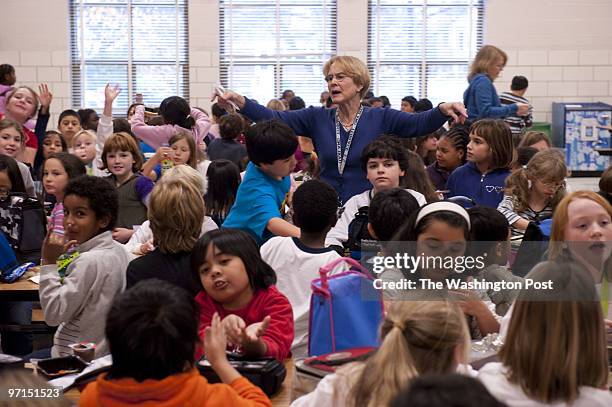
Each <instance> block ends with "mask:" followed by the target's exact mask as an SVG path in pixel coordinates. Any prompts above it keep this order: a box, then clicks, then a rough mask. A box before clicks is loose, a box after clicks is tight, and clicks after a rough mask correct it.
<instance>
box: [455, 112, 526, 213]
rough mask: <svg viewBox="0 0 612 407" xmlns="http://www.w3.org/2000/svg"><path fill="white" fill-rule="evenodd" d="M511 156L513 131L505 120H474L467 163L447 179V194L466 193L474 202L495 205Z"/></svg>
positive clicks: (462, 194)
mask: <svg viewBox="0 0 612 407" xmlns="http://www.w3.org/2000/svg"><path fill="white" fill-rule="evenodd" d="M513 156H514V147H513V144H512V132H511V131H510V127H509V126H508V124H507V123H506V122H504V121H503V120H493V119H483V120H480V121H478V122H476V123H474V124H473V125H472V128H471V130H470V142H469V143H468V146H467V160H468V163H467V164H464V165H462V166H461V167H459V168H457V169H456V170H455V171H453V173H452V174H451V175H450V177H449V178H448V181H447V183H446V185H447V188H448V191H449V196H451V197H453V196H466V197H468V198H471V199H473V200H474V201H475V202H476V204H477V205H484V206H490V207H492V208H497V205H499V203H500V201H501V200H502V198H503V191H504V185H505V182H506V178H507V177H508V175H510V171H509V170H508V168H509V167H510V165H511V164H512V160H513Z"/></svg>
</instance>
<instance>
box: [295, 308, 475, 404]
mask: <svg viewBox="0 0 612 407" xmlns="http://www.w3.org/2000/svg"><path fill="white" fill-rule="evenodd" d="M380 336H381V342H382V343H381V344H380V347H379V349H378V350H377V351H376V353H374V354H372V356H370V357H369V358H368V359H366V360H365V361H364V362H356V363H352V364H350V365H347V366H346V367H343V368H341V369H339V370H338V371H337V373H335V374H329V375H327V376H325V377H324V378H323V379H321V381H320V382H319V384H318V385H317V387H316V389H315V390H314V391H313V392H312V393H310V394H307V395H305V396H303V397H301V398H299V399H297V400H295V401H294V402H293V404H292V406H293V407H304V406H313V407H317V406H332V405H337V406H363V407H378V406H387V405H389V402H391V400H392V399H393V398H394V397H395V396H396V395H397V394H398V393H399V392H400V391H401V390H402V389H403V388H404V387H406V386H407V385H408V384H409V383H410V381H411V380H412V379H414V378H416V377H418V376H421V375H425V374H435V373H440V374H443V373H451V372H454V371H456V370H457V367H458V365H459V364H461V363H466V361H467V358H468V352H469V346H470V345H469V334H468V332H467V326H466V324H465V318H464V317H463V314H462V313H461V310H460V309H459V307H458V306H457V305H456V304H455V303H452V302H450V301H433V300H431V301H398V302H394V303H392V304H391V306H390V308H389V310H388V312H387V315H386V316H385V319H384V321H383V322H382V325H381V327H380Z"/></svg>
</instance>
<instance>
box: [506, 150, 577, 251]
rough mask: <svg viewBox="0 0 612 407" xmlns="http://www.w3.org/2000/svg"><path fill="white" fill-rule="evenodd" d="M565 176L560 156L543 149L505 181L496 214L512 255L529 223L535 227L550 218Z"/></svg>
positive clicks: (562, 192) (558, 198)
mask: <svg viewBox="0 0 612 407" xmlns="http://www.w3.org/2000/svg"><path fill="white" fill-rule="evenodd" d="M566 175H567V167H566V166H565V162H564V160H563V156H562V155H561V154H560V153H559V152H558V151H555V150H552V149H546V150H543V151H540V152H539V153H537V154H536V155H534V156H533V158H532V159H531V160H529V163H528V164H527V165H525V166H523V167H522V168H519V169H518V170H516V171H514V172H513V173H512V174H511V175H510V176H509V177H508V178H507V179H506V191H505V196H504V199H503V200H502V201H501V202H500V204H499V206H498V207H497V210H498V211H500V212H501V213H502V214H503V215H504V216H505V217H506V219H508V223H509V224H510V227H511V230H512V247H513V249H514V251H517V250H518V247H519V246H520V244H521V242H522V240H523V235H524V234H525V230H526V229H527V226H529V223H530V222H537V223H539V222H540V221H542V220H544V219H548V218H551V217H552V214H553V211H554V210H555V207H556V206H557V204H558V203H559V202H560V201H561V199H563V196H564V195H565V176H566Z"/></svg>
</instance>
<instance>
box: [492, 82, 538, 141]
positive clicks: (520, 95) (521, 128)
mask: <svg viewBox="0 0 612 407" xmlns="http://www.w3.org/2000/svg"><path fill="white" fill-rule="evenodd" d="M528 86H529V81H528V80H527V78H525V77H524V76H515V77H513V78H512V83H511V84H510V92H502V93H501V94H500V95H499V101H500V103H501V104H502V105H511V104H513V103H525V104H528V105H529V113H528V114H527V115H526V116H518V115H516V114H514V115H511V116H507V117H506V118H504V121H505V122H506V123H508V125H509V126H510V130H512V135H513V136H514V137H515V138H517V139H518V138H520V136H522V135H523V133H524V132H525V130H526V129H527V128H528V127H531V126H532V124H533V117H532V113H531V112H532V111H533V107H532V106H531V105H530V104H529V100H527V99H526V98H525V92H527V87H528Z"/></svg>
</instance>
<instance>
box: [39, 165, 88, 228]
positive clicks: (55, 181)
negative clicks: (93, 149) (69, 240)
mask: <svg viewBox="0 0 612 407" xmlns="http://www.w3.org/2000/svg"><path fill="white" fill-rule="evenodd" d="M81 175H85V166H84V165H83V163H82V162H81V161H80V160H79V159H78V158H77V157H75V156H74V155H72V154H68V153H56V154H51V155H50V156H49V158H47V159H46V160H45V163H44V164H43V177H42V182H43V187H44V188H45V192H46V193H47V194H48V195H52V196H54V197H55V205H54V206H53V210H51V216H49V220H48V223H47V230H48V231H49V232H50V233H55V234H56V235H58V236H64V205H63V204H62V202H63V201H64V190H65V189H66V185H68V182H69V181H70V180H71V179H74V178H76V177H78V176H81Z"/></svg>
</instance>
